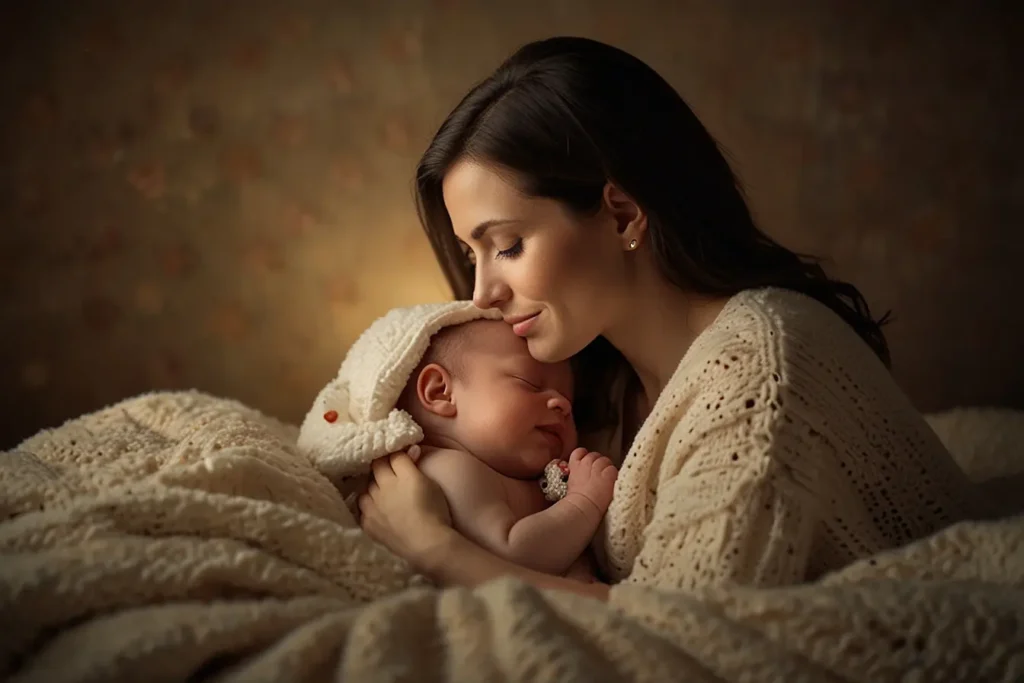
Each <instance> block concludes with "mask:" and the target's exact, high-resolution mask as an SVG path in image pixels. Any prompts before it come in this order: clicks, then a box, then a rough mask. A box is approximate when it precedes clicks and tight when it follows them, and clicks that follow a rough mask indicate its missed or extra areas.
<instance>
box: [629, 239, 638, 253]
mask: <svg viewBox="0 0 1024 683" xmlns="http://www.w3.org/2000/svg"><path fill="white" fill-rule="evenodd" d="M636 245H637V241H636V240H630V241H629V250H630V251H633V250H634V249H636Z"/></svg>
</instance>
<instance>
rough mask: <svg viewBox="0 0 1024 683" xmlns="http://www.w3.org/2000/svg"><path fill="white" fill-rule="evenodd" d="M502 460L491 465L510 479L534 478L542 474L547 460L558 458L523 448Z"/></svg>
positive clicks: (543, 452)
mask: <svg viewBox="0 0 1024 683" xmlns="http://www.w3.org/2000/svg"><path fill="white" fill-rule="evenodd" d="M503 460H504V462H502V463H501V466H499V467H494V465H492V467H494V469H495V470H497V471H498V473H499V474H503V475H505V476H506V477H511V478H512V479H536V478H538V477H540V476H542V475H543V474H544V468H545V467H547V466H548V463H549V462H551V461H552V460H558V458H557V457H552V455H551V453H548V452H545V451H542V450H536V449H532V450H529V449H523V450H521V451H518V452H517V453H516V454H515V456H513V457H509V458H507V459H503Z"/></svg>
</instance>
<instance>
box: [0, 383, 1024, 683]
mask: <svg viewBox="0 0 1024 683" xmlns="http://www.w3.org/2000/svg"><path fill="white" fill-rule="evenodd" d="M1019 419H1021V418H1020V417H1019V416H1018V420H1019ZM976 427H977V428H978V429H979V430H981V431H984V430H985V426H984V425H976ZM295 436H296V430H295V429H294V428H293V427H288V426H287V425H281V424H280V423H277V422H275V421H273V420H271V419H269V418H266V417H265V416H263V415H261V414H260V413H258V412H256V411H254V410H251V409H249V408H246V407H245V406H242V405H240V404H238V403H235V402H232V401H225V400H221V399H216V398H212V397H210V396H206V395H203V394H198V393H183V394H155V395H148V396H142V397H139V398H134V399H130V400H128V401H125V402H122V403H120V404H118V405H115V406H112V407H110V408H108V409H105V410H103V411H100V412H98V413H94V414H91V415H86V416H84V417H82V418H80V419H78V420H74V421H72V422H69V423H67V424H65V425H63V426H61V427H59V428H57V429H55V430H52V431H47V432H43V433H40V434H39V435H37V436H35V437H33V438H31V439H29V440H27V441H25V442H24V443H22V444H21V445H20V446H19V447H18V449H17V450H16V451H14V452H10V453H5V454H2V455H0V504H2V508H0V519H2V520H3V521H2V522H0V553H2V555H0V626H2V631H3V635H4V637H3V638H0V678H3V679H5V680H14V681H22V682H34V681H40V682H45V683H61V682H64V681H67V682H70V681H74V682H76V683H80V682H83V681H103V682H104V683H108V682H111V683H115V682H119V681H140V680H146V681H154V682H159V681H182V680H186V679H188V680H196V681H199V680H210V679H213V678H214V677H216V680H218V681H222V682H238V683H241V682H243V681H244V682H246V683H250V682H253V681H268V682H269V681H294V682H300V683H304V682H307V681H308V682H319V681H332V680H345V681H359V682H360V683H377V682H380V683H384V682H394V681H415V682H417V683H431V682H434V681H438V682H440V681H452V682H456V681H458V682H463V681H464V682H467V683H468V682H476V681H494V682H496V683H500V682H503V681H516V682H522V683H543V682H551V683H554V682H556V681H557V682H559V683H566V682H569V683H573V682H579V683H593V682H595V681H599V682H606V681H607V682H609V683H618V682H625V681H649V682H651V683H655V682H657V683H660V682H661V681H667V680H687V681H715V682H716V683H722V682H727V683H731V682H737V683H738V682H739V681H751V680H785V681H840V680H841V681H862V682H864V683H879V682H884V681H905V680H922V681H949V682H951V683H952V682H953V681H979V682H986V683H987V682H990V681H992V682H1004V681H1005V682H1006V683H1010V682H1016V681H1019V680H1021V676H1022V675H1024V519H1021V518H1013V519H1007V520H1004V521H1000V522H993V523H987V524H960V525H956V526H954V527H952V528H950V529H947V530H945V531H943V532H941V533H939V534H936V535H934V536H931V537H928V538H926V539H923V540H921V541H918V542H916V543H914V544H912V545H910V546H908V547H905V548H901V549H898V550H895V551H891V552H887V553H883V554H880V555H877V556H875V557H872V558H870V559H868V560H864V561H862V562H859V563H856V564H854V565H853V566H851V567H849V568H847V569H845V570H843V571H841V572H838V573H836V574H832V575H829V576H827V577H826V578H825V579H823V580H822V581H820V582H818V583H816V584H810V585H805V586H797V587H788V588H783V589H757V588H726V587H723V586H717V587H706V588H702V589H699V590H696V591H692V592H666V591H662V590H658V589H656V588H654V587H650V586H638V585H630V584H621V585H619V586H617V587H614V588H613V589H612V592H611V602H610V604H608V605H605V604H603V603H600V602H596V601H592V600H587V599H583V598H580V597H577V596H574V595H568V594H559V593H544V592H540V591H536V590H534V589H532V588H530V587H527V586H524V585H522V584H520V583H517V582H515V581H506V580H503V581H496V582H492V583H490V584H487V585H485V586H482V587H480V588H478V589H475V590H466V589H453V590H445V591H438V590H434V589H431V588H427V587H415V586H414V587H412V588H410V589H408V590H400V589H401V588H403V587H404V586H406V585H410V584H413V583H415V582H414V581H413V579H414V577H412V576H411V575H409V574H408V572H407V568H405V567H404V565H403V564H402V563H401V562H400V561H398V560H396V559H395V558H394V557H393V556H391V555H390V554H388V553H386V552H385V551H383V550H382V549H381V548H380V547H379V546H376V545H374V544H372V543H370V542H368V541H367V540H366V537H365V536H364V535H363V534H362V533H360V532H359V531H358V530H356V529H353V528H352V520H351V516H350V515H349V514H348V512H347V511H346V510H345V507H344V505H343V504H342V502H341V500H340V497H339V496H338V494H337V492H336V491H335V489H334V487H333V486H331V484H330V482H328V480H327V479H326V478H325V477H323V476H322V475H320V474H319V473H318V472H317V471H316V470H315V468H314V467H313V466H312V465H311V464H310V463H309V461H308V460H307V459H306V458H305V457H304V456H303V455H302V454H301V453H300V452H299V451H298V450H297V449H296V448H295V446H294V439H295ZM957 440H958V442H961V443H963V442H966V439H965V438H964V436H963V435H960V436H958V437H957ZM375 598H376V599H375Z"/></svg>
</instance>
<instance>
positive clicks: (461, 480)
mask: <svg viewBox="0 0 1024 683" xmlns="http://www.w3.org/2000/svg"><path fill="white" fill-rule="evenodd" d="M418 465H419V468H420V471H421V472H423V474H425V475H426V476H427V477H429V478H430V479H433V480H434V481H435V482H437V483H438V484H439V485H440V486H441V488H444V489H447V488H448V486H466V485H475V486H477V487H479V486H481V485H483V484H485V483H486V482H488V481H489V480H491V479H493V478H494V475H495V474H496V473H495V472H494V471H493V470H491V469H490V468H489V467H487V466H486V465H484V464H483V463H482V462H480V460H478V459H477V457H476V456H475V455H473V454H472V453H469V452H467V451H461V450H458V449H454V448H425V449H423V455H421V456H420V459H419V461H418Z"/></svg>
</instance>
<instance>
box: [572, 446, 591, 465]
mask: <svg viewBox="0 0 1024 683" xmlns="http://www.w3.org/2000/svg"><path fill="white" fill-rule="evenodd" d="M586 454H587V449H586V448H577V449H575V450H573V452H572V453H570V454H569V466H570V467H571V466H573V465H578V464H579V463H580V461H581V460H582V459H583V456H585V455H586Z"/></svg>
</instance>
